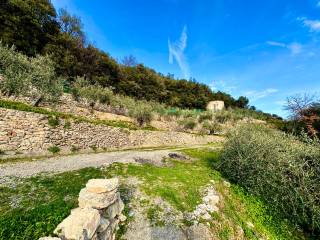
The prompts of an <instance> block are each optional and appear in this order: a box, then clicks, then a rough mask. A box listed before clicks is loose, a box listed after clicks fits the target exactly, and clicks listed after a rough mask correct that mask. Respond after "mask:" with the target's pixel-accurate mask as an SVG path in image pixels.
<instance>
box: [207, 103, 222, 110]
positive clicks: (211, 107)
mask: <svg viewBox="0 0 320 240" xmlns="http://www.w3.org/2000/svg"><path fill="white" fill-rule="evenodd" d="M222 109H224V101H211V102H209V103H208V105H207V110H208V111H213V112H216V111H220V110H222Z"/></svg>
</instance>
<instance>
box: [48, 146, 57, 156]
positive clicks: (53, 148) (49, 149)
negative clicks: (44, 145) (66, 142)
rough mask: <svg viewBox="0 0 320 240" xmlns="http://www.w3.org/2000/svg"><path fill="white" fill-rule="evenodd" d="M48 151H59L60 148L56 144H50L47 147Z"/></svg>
mask: <svg viewBox="0 0 320 240" xmlns="http://www.w3.org/2000/svg"><path fill="white" fill-rule="evenodd" d="M48 151H49V152H51V153H53V154H55V153H58V152H60V148H59V147H58V146H51V147H49V148H48Z"/></svg>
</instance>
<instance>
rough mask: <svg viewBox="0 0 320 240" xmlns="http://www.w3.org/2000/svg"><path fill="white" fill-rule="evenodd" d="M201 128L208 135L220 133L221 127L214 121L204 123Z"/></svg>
mask: <svg viewBox="0 0 320 240" xmlns="http://www.w3.org/2000/svg"><path fill="white" fill-rule="evenodd" d="M202 127H203V128H204V129H205V130H207V131H208V132H209V134H217V133H219V132H221V130H222V127H221V125H220V124H219V123H218V122H216V121H205V122H204V123H203V125H202Z"/></svg>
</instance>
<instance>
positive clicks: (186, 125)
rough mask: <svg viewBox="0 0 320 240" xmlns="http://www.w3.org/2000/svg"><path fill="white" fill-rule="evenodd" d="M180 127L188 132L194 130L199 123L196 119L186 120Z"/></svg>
mask: <svg viewBox="0 0 320 240" xmlns="http://www.w3.org/2000/svg"><path fill="white" fill-rule="evenodd" d="M179 124H180V125H182V127H183V128H184V129H186V130H192V129H194V128H195V127H196V125H197V123H196V121H195V120H194V119H184V120H182V121H180V122H179Z"/></svg>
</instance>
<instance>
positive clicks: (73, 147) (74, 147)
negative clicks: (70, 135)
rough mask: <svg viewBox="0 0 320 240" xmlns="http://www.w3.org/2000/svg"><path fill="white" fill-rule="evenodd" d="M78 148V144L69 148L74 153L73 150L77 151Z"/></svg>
mask: <svg viewBox="0 0 320 240" xmlns="http://www.w3.org/2000/svg"><path fill="white" fill-rule="evenodd" d="M79 150H80V148H79V147H78V146H75V145H72V146H71V148H70V151H71V152H73V153H75V152H78V151H79Z"/></svg>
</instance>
